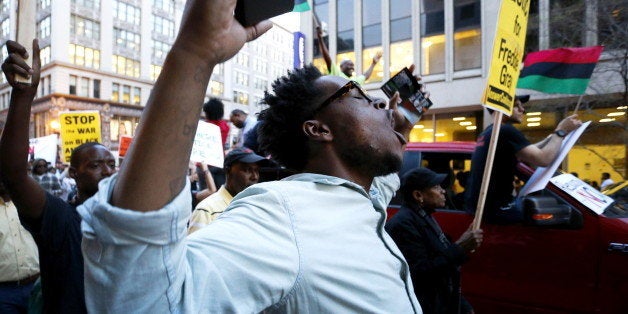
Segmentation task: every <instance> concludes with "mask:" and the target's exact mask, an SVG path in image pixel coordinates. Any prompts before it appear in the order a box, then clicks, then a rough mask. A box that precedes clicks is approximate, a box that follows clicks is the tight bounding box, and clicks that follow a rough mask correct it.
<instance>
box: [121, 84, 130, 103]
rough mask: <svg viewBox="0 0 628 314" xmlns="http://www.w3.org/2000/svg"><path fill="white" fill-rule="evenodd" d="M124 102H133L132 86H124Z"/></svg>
mask: <svg viewBox="0 0 628 314" xmlns="http://www.w3.org/2000/svg"><path fill="white" fill-rule="evenodd" d="M122 102H123V103H125V104H128V103H130V102H131V86H129V85H122Z"/></svg>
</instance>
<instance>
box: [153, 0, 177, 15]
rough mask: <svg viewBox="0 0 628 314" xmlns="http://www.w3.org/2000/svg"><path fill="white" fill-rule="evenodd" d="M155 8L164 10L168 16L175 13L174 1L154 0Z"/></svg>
mask: <svg viewBox="0 0 628 314" xmlns="http://www.w3.org/2000/svg"><path fill="white" fill-rule="evenodd" d="M153 7H154V8H156V9H159V10H162V11H164V12H166V13H168V14H173V13H174V1H173V0H153Z"/></svg>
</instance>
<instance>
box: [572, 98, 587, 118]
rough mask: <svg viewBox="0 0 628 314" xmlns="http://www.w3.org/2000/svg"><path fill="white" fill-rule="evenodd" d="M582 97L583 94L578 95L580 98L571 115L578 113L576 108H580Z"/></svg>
mask: <svg viewBox="0 0 628 314" xmlns="http://www.w3.org/2000/svg"><path fill="white" fill-rule="evenodd" d="M582 97H584V94H582V95H580V98H578V103H577V104H576V109H574V111H573V114H576V113H578V108H580V102H582Z"/></svg>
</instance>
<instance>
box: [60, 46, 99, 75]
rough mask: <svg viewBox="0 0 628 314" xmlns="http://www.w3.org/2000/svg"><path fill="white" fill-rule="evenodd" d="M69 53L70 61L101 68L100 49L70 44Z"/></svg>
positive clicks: (88, 66)
mask: <svg viewBox="0 0 628 314" xmlns="http://www.w3.org/2000/svg"><path fill="white" fill-rule="evenodd" d="M68 55H69V59H70V62H72V63H74V64H76V65H79V66H84V67H87V68H93V69H100V50H96V49H92V48H87V47H83V46H79V45H75V44H70V45H69V53H68Z"/></svg>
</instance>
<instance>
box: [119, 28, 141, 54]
mask: <svg viewBox="0 0 628 314" xmlns="http://www.w3.org/2000/svg"><path fill="white" fill-rule="evenodd" d="M113 36H114V38H113V39H114V43H115V45H116V46H118V47H123V48H127V49H131V50H134V51H140V34H137V33H134V32H130V31H127V30H124V29H120V28H114V29H113Z"/></svg>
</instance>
